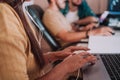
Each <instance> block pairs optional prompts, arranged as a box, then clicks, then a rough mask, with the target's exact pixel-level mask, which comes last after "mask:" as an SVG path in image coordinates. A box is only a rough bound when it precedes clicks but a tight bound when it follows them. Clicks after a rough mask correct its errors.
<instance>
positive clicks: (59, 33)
mask: <svg viewBox="0 0 120 80" xmlns="http://www.w3.org/2000/svg"><path fill="white" fill-rule="evenodd" d="M48 1H49V2H50V5H49V7H48V9H47V10H46V11H45V13H44V16H43V23H44V24H45V26H46V27H47V28H48V30H49V31H50V32H51V33H52V34H53V35H54V37H56V38H57V39H58V41H59V42H60V43H61V45H65V44H66V43H71V42H77V41H80V40H81V39H85V38H88V37H89V36H90V35H105V36H108V35H112V34H111V32H113V30H112V29H111V28H109V27H101V28H97V29H93V30H87V31H78V32H76V31H74V30H73V29H72V27H71V25H70V23H68V22H67V20H66V18H65V17H64V16H63V14H62V13H61V12H60V11H59V9H63V8H64V7H65V0H48ZM93 25H94V24H90V25H88V26H89V27H91V26H93Z"/></svg>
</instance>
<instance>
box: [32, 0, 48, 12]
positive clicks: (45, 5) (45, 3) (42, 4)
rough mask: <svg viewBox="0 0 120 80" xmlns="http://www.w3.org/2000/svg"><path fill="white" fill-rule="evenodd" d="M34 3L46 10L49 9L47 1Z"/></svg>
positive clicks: (38, 0)
mask: <svg viewBox="0 0 120 80" xmlns="http://www.w3.org/2000/svg"><path fill="white" fill-rule="evenodd" d="M34 3H35V4H37V5H40V6H41V8H43V9H44V10H45V9H46V8H47V7H48V2H47V0H34Z"/></svg>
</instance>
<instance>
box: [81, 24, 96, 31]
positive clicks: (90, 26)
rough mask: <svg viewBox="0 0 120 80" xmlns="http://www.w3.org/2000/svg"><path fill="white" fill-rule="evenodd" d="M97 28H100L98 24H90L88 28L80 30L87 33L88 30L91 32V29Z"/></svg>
mask: <svg viewBox="0 0 120 80" xmlns="http://www.w3.org/2000/svg"><path fill="white" fill-rule="evenodd" d="M96 27H98V26H97V24H96V23H90V24H88V25H87V26H84V27H81V28H79V30H82V31H87V30H91V29H93V28H96Z"/></svg>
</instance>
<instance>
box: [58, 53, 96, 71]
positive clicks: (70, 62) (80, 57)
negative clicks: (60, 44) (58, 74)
mask: <svg viewBox="0 0 120 80" xmlns="http://www.w3.org/2000/svg"><path fill="white" fill-rule="evenodd" d="M96 60H97V58H96V57H95V56H93V55H91V54H89V53H87V52H82V53H80V54H75V55H70V56H68V57H67V58H65V59H64V61H62V62H61V63H60V65H62V66H64V69H65V71H66V72H67V73H71V72H74V71H76V70H77V69H79V68H81V67H83V66H84V65H85V64H86V63H95V61H96Z"/></svg>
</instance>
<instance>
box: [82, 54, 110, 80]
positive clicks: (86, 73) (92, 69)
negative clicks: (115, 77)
mask: <svg viewBox="0 0 120 80" xmlns="http://www.w3.org/2000/svg"><path fill="white" fill-rule="evenodd" d="M98 58H99V60H98V61H97V62H96V64H94V65H92V66H85V67H84V68H83V69H82V71H83V80H111V79H110V77H109V75H108V73H107V71H106V69H105V66H104V64H103V62H102V60H101V58H100V57H99V56H98Z"/></svg>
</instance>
